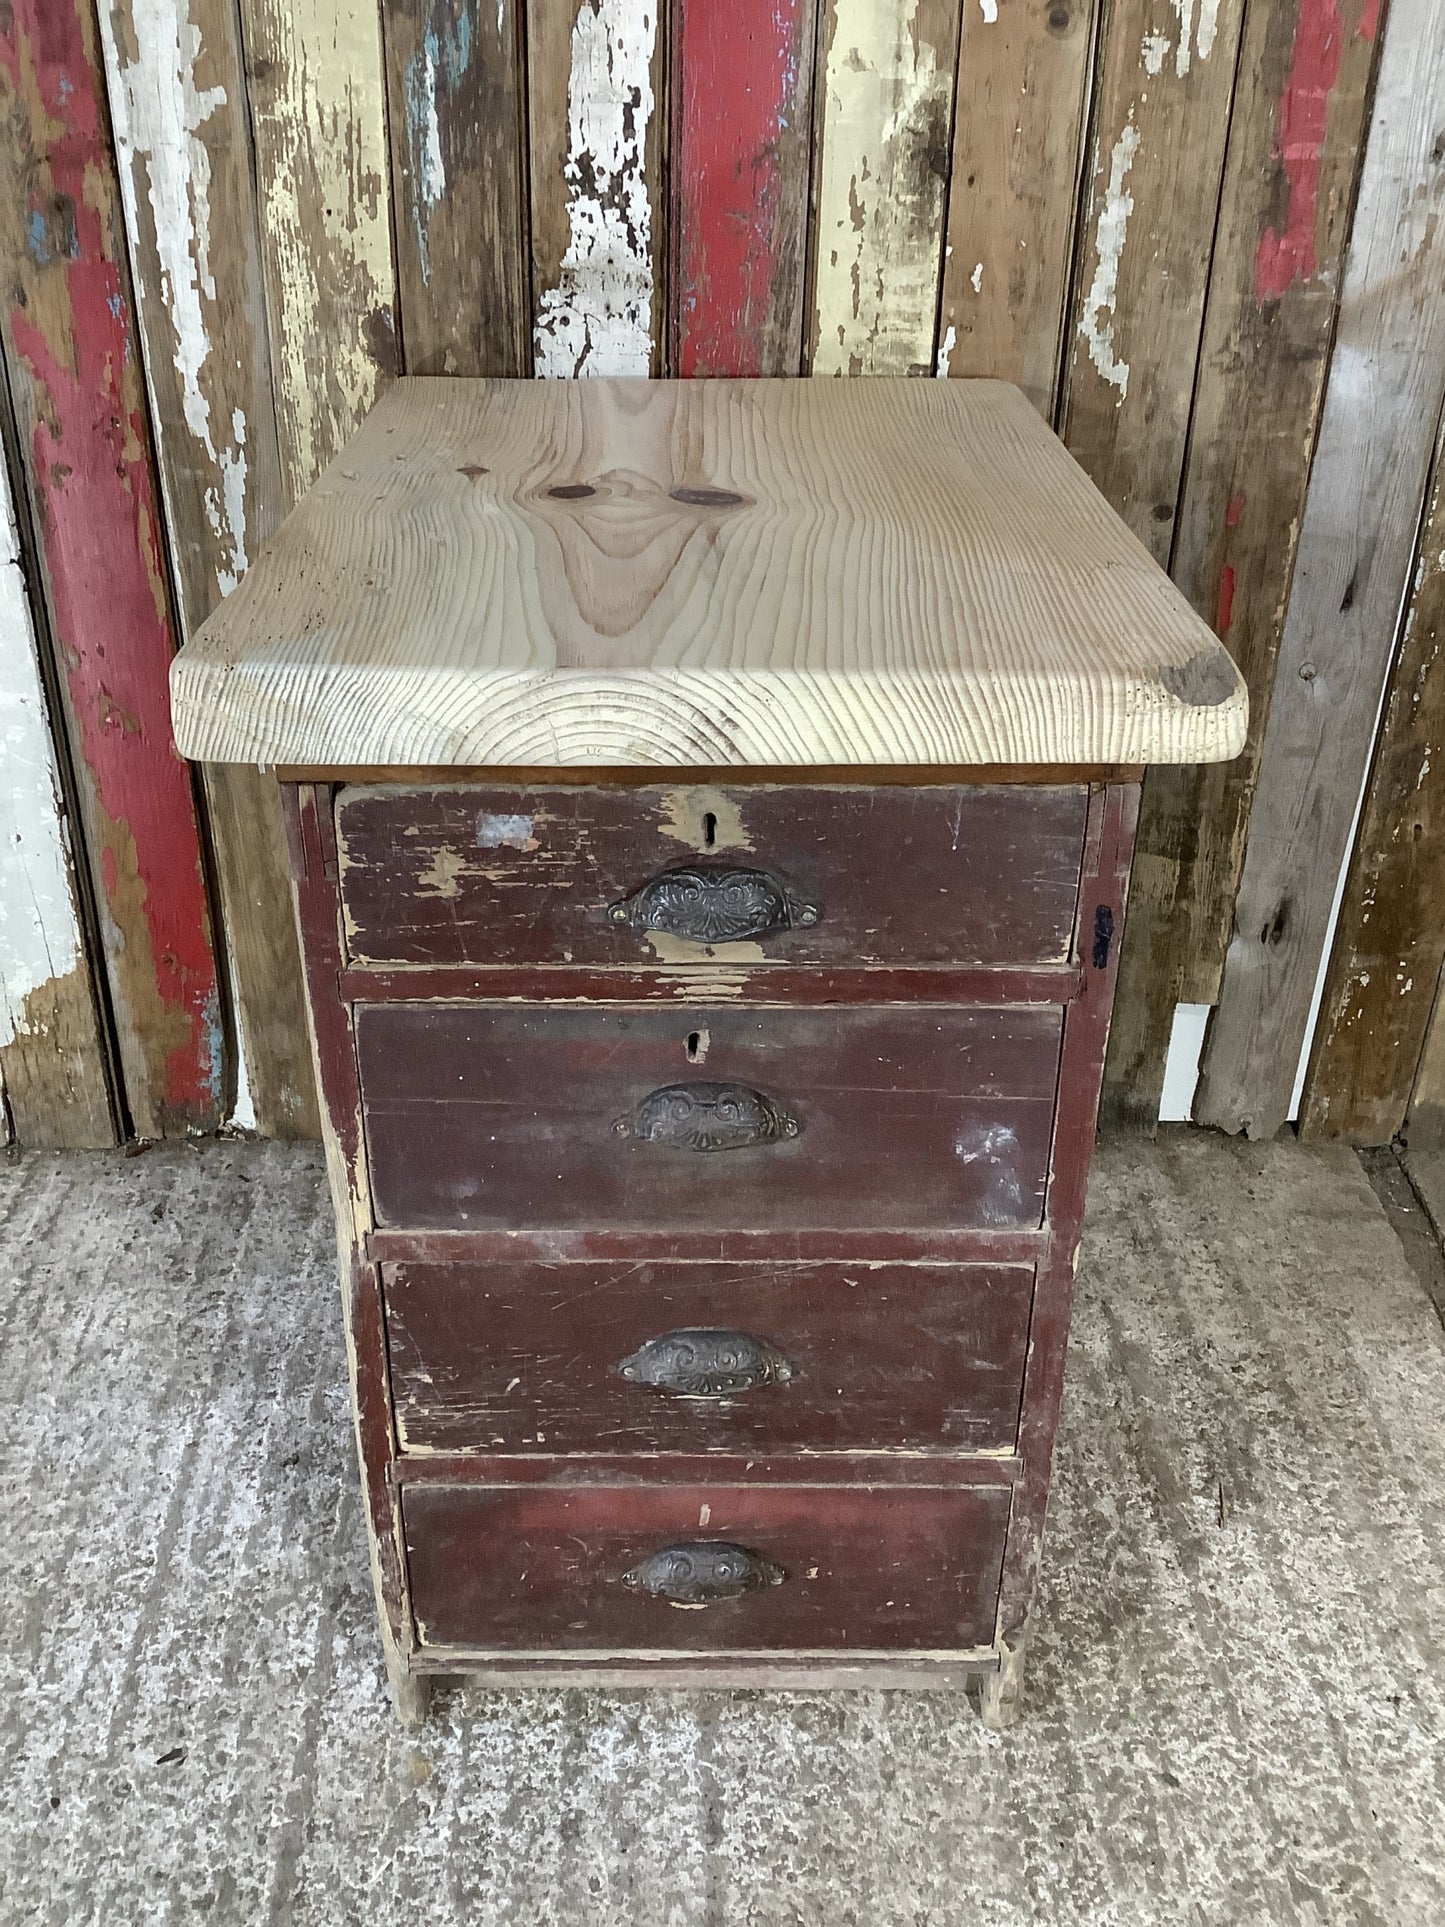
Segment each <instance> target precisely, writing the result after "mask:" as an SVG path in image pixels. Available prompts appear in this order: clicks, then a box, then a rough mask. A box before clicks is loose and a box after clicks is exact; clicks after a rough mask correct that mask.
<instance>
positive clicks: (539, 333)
mask: <svg viewBox="0 0 1445 1927" xmlns="http://www.w3.org/2000/svg"><path fill="white" fill-rule="evenodd" d="M656 42H657V8H656V6H655V4H654V0H582V3H581V5H580V6H579V7H578V8H577V17H576V19H575V21H574V22H573V25H572V31H571V38H570V59H571V65H570V70H569V74H568V81H567V149H566V161H565V163H564V166H563V170H562V174H563V182H564V184H565V189H566V210H567V240H566V245H565V249H564V252H563V254H562V260H561V266H560V269H559V270H558V273H557V276H556V279H555V281H554V282H553V283H552V285H551V286H548V287H544V288H542V289H540V290H539V293H538V299H537V318H536V324H535V329H534V336H535V340H534V359H535V368H536V372H537V374H538V375H541V376H547V377H566V376H572V375H644V376H645V375H647V374H648V373H649V372H650V371H651V368H652V356H653V339H654V333H655V315H654V301H655V298H656V290H655V288H654V273H653V250H654V241H653V211H652V198H651V193H650V190H649V184H648V178H647V153H648V137H649V133H650V132H651V127H652V118H653V114H654V111H655V109H656V105H657V103H656V99H655V97H654V90H653V85H652V62H653V54H654V51H655V48H656ZM544 191H549V190H544ZM535 192H536V184H534V193H535Z"/></svg>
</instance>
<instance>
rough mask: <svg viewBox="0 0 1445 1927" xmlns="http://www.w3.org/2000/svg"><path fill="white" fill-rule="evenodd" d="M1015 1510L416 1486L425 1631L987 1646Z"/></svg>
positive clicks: (923, 1492)
mask: <svg viewBox="0 0 1445 1927" xmlns="http://www.w3.org/2000/svg"><path fill="white" fill-rule="evenodd" d="M1008 1509H1009V1493H1008V1488H1007V1487H1004V1486H987V1487H985V1486H972V1487H963V1488H958V1489H953V1490H949V1491H940V1490H938V1489H936V1488H932V1487H921V1488H920V1487H899V1488H896V1489H892V1490H884V1489H879V1488H874V1489H871V1490H869V1489H866V1488H860V1487H856V1486H855V1487H842V1486H810V1487H807V1488H802V1487H796V1486H746V1487H740V1486H727V1485H723V1486H695V1485H694V1486H665V1485H664V1486H603V1487H598V1486H589V1487H579V1488H577V1489H575V1490H562V1489H558V1488H556V1487H549V1488H539V1487H535V1486H525V1487H515V1486H513V1487H496V1486H491V1487H483V1488H476V1487H464V1486H421V1485H409V1486H405V1487H403V1491H402V1517H403V1521H404V1525H405V1531H406V1548H407V1564H408V1568H409V1572H410V1582H411V1600H412V1609H413V1612H414V1614H415V1617H416V1626H417V1633H418V1637H419V1638H420V1640H421V1642H422V1644H423V1645H424V1646H429V1647H457V1648H463V1649H467V1650H471V1651H482V1652H487V1651H494V1652H517V1651H536V1650H539V1649H543V1648H545V1649H546V1650H548V1651H554V1652H557V1651H560V1652H605V1653H625V1652H702V1653H709V1652H740V1651H790V1652H797V1651H818V1650H825V1651H827V1650H831V1651H835V1652H837V1651H849V1652H858V1651H878V1650H880V1649H882V1650H888V1651H935V1652H937V1651H967V1650H970V1649H977V1648H979V1647H985V1646H988V1645H989V1644H990V1643H991V1642H992V1640H993V1635H994V1621H995V1616H996V1612H997V1601H998V1588H999V1576H1000V1572H1001V1570H1002V1565H1003V1547H1004V1535H1005V1531H1006V1528H1007V1524H1008ZM683 1548H692V1550H691V1551H688V1552H683V1551H682V1550H681V1549H683ZM710 1548H722V1549H724V1550H709V1549H710ZM663 1554H673V1555H674V1556H672V1557H670V1558H663V1557H659V1555H663ZM729 1588H732V1589H734V1591H735V1596H733V1597H718V1596H717V1595H718V1593H719V1592H726V1591H727V1590H728V1589H729ZM699 1594H706V1595H708V1596H709V1598H708V1603H695V1602H696V1601H697V1599H698V1595H699Z"/></svg>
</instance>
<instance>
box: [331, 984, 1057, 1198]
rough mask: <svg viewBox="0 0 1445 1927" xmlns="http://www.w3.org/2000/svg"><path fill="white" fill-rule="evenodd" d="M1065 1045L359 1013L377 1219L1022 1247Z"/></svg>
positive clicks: (611, 1019) (422, 1007) (876, 1012)
mask: <svg viewBox="0 0 1445 1927" xmlns="http://www.w3.org/2000/svg"><path fill="white" fill-rule="evenodd" d="M1062 1025H1063V1012H1062V1010H1061V1009H1060V1008H1059V1007H1058V1006H1054V1005H1014V1006H1009V1007H1007V1008H991V1007H990V1008H953V1007H948V1006H942V1005H911V1006H897V1007H887V1008H869V1007H859V1006H846V1007H844V1006H829V1007H827V1008H825V1009H761V1010H760V1009H748V1008H740V1007H737V1006H729V1005H720V1006H715V1007H699V1006H689V1007H688V1008H687V1009H686V1010H685V1011H681V1012H679V1011H677V1010H669V1009H664V1008H659V1007H657V1006H655V1005H649V1006H637V1005H615V1004H614V1005H591V1006H585V1007H579V1006H576V1005H542V1006H538V1005H526V1004H448V1003H435V1004H373V1005H362V1006H360V1007H359V1008H358V1009H357V1012H356V1044H357V1055H358V1060H359V1063H360V1070H361V1090H362V1101H363V1109H364V1114H365V1128H366V1141H367V1149H368V1156H369V1162H370V1171H371V1188H372V1201H373V1207H374V1210H375V1214H376V1218H377V1222H378V1223H379V1224H382V1225H393V1226H407V1227H413V1228H457V1229H468V1228H471V1229H513V1230H515V1229H538V1228H541V1229H562V1228H565V1229H577V1230H582V1229H587V1230H592V1229H623V1230H629V1229H657V1228H661V1229H664V1230H676V1229H679V1228H682V1227H687V1228H691V1229H705V1230H745V1231H757V1230H764V1231H795V1230H804V1229H831V1230H838V1229H858V1228H867V1229H872V1230H876V1229H878V1228H880V1227H883V1228H898V1229H950V1230H956V1229H969V1228H975V1227H979V1228H988V1229H1005V1228H1012V1229H1019V1228H1024V1227H1034V1226H1037V1225H1038V1224H1039V1223H1040V1222H1041V1219H1042V1214H1043V1206H1044V1193H1045V1188H1046V1183H1047V1176H1048V1164H1049V1145H1050V1136H1051V1127H1052V1119H1053V1106H1054V1090H1055V1084H1056V1081H1057V1075H1058V1061H1059V1045H1060V1039H1061V1035H1062ZM719 1143H721V1144H722V1145H724V1146H726V1147H727V1148H699V1147H711V1146H716V1145H718V1144H719Z"/></svg>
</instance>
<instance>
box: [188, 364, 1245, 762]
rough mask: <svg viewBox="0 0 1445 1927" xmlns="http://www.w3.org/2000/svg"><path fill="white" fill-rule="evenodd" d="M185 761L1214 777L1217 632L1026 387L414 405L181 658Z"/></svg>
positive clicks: (403, 400)
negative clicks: (885, 767)
mask: <svg viewBox="0 0 1445 1927" xmlns="http://www.w3.org/2000/svg"><path fill="white" fill-rule="evenodd" d="M174 691H175V699H176V714H177V719H178V727H179V730H180V736H181V741H182V744H183V747H184V750H185V753H186V754H188V755H192V756H196V757H200V758H213V759H223V760H224V759H236V760H243V761H264V762H268V763H269V762H288V763H305V764H310V765H312V766H324V765H327V764H331V765H339V764H361V763H369V762H374V763H388V764H401V763H409V762H411V763H418V764H421V763H429V764H433V765H435V764H465V763H471V764H485V763H490V764H493V765H504V764H507V763H509V762H510V763H524V764H528V765H532V766H536V765H539V764H541V765H565V764H569V763H577V764H583V763H589V762H590V763H598V764H603V763H611V764H626V763H656V764H671V765H674V766H686V765H688V764H689V763H705V764H707V765H709V766H718V765H724V764H761V765H787V764H797V763H814V762H821V763H829V764H849V763H852V764H867V763H878V764H887V763H920V764H947V763H950V762H954V763H959V764H967V763H973V762H1015V763H1023V762H1033V761H1048V762H1069V761H1090V762H1095V761H1105V762H1110V761H1112V762H1147V761H1162V760H1186V759H1190V758H1194V757H1200V756H1204V757H1212V756H1223V755H1230V754H1232V753H1233V752H1234V750H1235V749H1236V748H1237V747H1238V744H1239V742H1240V740H1241V738H1242V735H1243V729H1244V722H1245V708H1244V699H1243V694H1242V690H1241V687H1240V684H1239V681H1238V677H1237V675H1236V672H1235V671H1234V669H1233V667H1232V665H1231V664H1230V663H1229V660H1228V657H1227V656H1226V654H1225V652H1224V651H1223V650H1222V649H1221V648H1220V646H1219V644H1218V643H1217V641H1216V640H1215V638H1214V637H1213V635H1212V634H1211V633H1210V631H1209V629H1208V628H1207V627H1206V625H1205V624H1204V623H1203V622H1201V621H1200V619H1199V618H1198V617H1197V616H1196V615H1195V614H1194V613H1193V612H1192V611H1191V610H1190V609H1189V608H1188V606H1187V604H1186V603H1185V602H1184V600H1183V598H1182V597H1181V596H1180V595H1179V594H1178V592H1177V591H1176V590H1175V589H1174V587H1173V586H1172V584H1170V583H1169V581H1168V580H1167V578H1166V577H1165V576H1164V575H1163V573H1162V571H1160V570H1159V569H1157V568H1156V567H1155V566H1154V564H1153V563H1152V562H1151V561H1150V559H1149V557H1148V556H1147V555H1146V554H1145V552H1144V551H1143V550H1142V549H1141V548H1140V547H1139V545H1138V544H1137V543H1136V542H1135V541H1134V539H1133V538H1132V537H1131V536H1130V535H1129V533H1128V532H1127V530H1125V529H1123V528H1122V527H1121V526H1120V525H1119V523H1118V521H1117V519H1116V518H1115V517H1114V516H1113V515H1111V514H1110V512H1109V510H1108V508H1107V506H1106V505H1105V504H1104V503H1103V502H1102V501H1101V500H1100V498H1099V496H1098V494H1097V493H1096V491H1095V490H1094V489H1092V488H1091V487H1090V486H1089V484H1088V482H1087V481H1086V479H1085V478H1084V477H1083V475H1082V474H1081V473H1080V472H1079V470H1078V468H1077V466H1076V465H1075V464H1074V463H1073V462H1071V461H1070V460H1069V458H1068V456H1067V455H1066V454H1065V452H1064V450H1063V449H1062V448H1061V447H1060V446H1059V444H1058V442H1057V441H1056V440H1055V438H1054V437H1053V436H1052V435H1051V434H1050V433H1049V432H1048V430H1047V429H1046V428H1045V427H1044V425H1043V424H1042V423H1041V422H1040V420H1039V418H1038V416H1037V415H1036V414H1035V413H1034V411H1033V410H1032V409H1031V408H1030V407H1029V405H1028V403H1027V401H1026V400H1025V399H1024V398H1023V396H1022V395H1021V394H1020V393H1019V392H1018V390H1016V389H1013V388H1010V387H1008V386H1005V385H1004V384H1001V383H992V382H980V383H965V382H917V383H912V382H900V383H882V382H787V381H780V382H765V383H750V382H745V383H727V382H715V383H661V384H656V383H654V384H644V383H640V382H639V383H628V382H602V381H589V382H578V383H568V384H551V383H535V382H517V383H469V384H462V383H458V382H429V381H408V382H405V383H403V384H400V385H399V386H398V387H397V388H396V389H394V390H393V391H392V393H391V394H390V395H389V396H388V397H387V398H386V399H385V400H384V402H383V403H382V404H381V406H380V407H379V408H378V409H377V411H376V412H375V413H374V415H373V416H372V418H371V420H370V421H369V422H368V424H367V425H366V427H365V429H364V430H363V432H362V433H361V434H360V435H359V436H358V437H357V438H356V440H355V442H354V443H353V444H352V446H351V447H350V448H349V449H348V450H347V452H346V454H345V455H344V456H343V457H342V458H341V459H339V460H338V461H337V462H336V463H335V464H334V465H333V466H332V468H331V469H330V471H329V472H328V474H327V475H326V477H325V479H324V481H323V483H322V484H321V485H320V486H319V487H318V488H317V489H316V491H315V492H314V493H313V494H312V495H311V496H310V497H309V499H308V500H307V501H306V502H305V504H304V505H303V506H302V507H301V509H300V511H299V512H298V513H297V514H296V515H294V516H293V517H292V518H291V519H290V521H289V522H288V523H287V524H286V525H285V527H284V528H283V529H282V530H281V532H280V533H279V535H278V536H277V537H276V539H275V541H274V542H273V543H272V545H271V546H270V548H269V549H268V552H267V554H266V556H265V557H264V558H263V559H262V562H261V563H260V565H259V566H258V567H257V568H255V569H253V570H252V571H251V572H250V573H249V574H248V576H247V578H246V580H245V581H244V582H243V583H242V584H241V586H240V587H239V588H238V589H237V591H236V592H235V594H234V595H232V596H231V597H230V598H229V599H228V600H227V601H226V602H225V603H224V604H223V605H222V607H221V608H220V609H219V610H218V611H217V612H216V614H215V615H214V616H213V617H212V618H211V620H210V622H209V623H208V624H207V625H206V628H205V630H204V631H203V633H202V635H201V636H200V637H198V638H197V639H196V640H195V641H194V642H193V643H192V644H190V645H189V647H188V648H187V650H186V651H185V652H184V654H183V656H182V657H181V660H180V664H179V666H178V670H177V674H176V678H175V682H174Z"/></svg>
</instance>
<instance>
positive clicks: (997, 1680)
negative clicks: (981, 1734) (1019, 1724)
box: [978, 1646, 1024, 1733]
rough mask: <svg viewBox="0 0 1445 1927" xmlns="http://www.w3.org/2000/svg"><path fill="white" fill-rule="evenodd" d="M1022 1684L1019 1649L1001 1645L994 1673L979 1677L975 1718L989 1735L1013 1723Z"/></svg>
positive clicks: (1021, 1652) (1021, 1654) (1015, 1718)
mask: <svg viewBox="0 0 1445 1927" xmlns="http://www.w3.org/2000/svg"><path fill="white" fill-rule="evenodd" d="M1023 1683H1024V1651H1023V1647H1022V1646H1005V1647H1004V1649H1003V1651H1002V1653H1001V1654H1000V1655H999V1664H998V1671H997V1672H996V1673H985V1674H984V1676H983V1692H982V1694H981V1696H980V1699H979V1709H978V1710H979V1717H980V1718H981V1719H982V1721H983V1723H984V1725H985V1726H987V1727H989V1728H991V1729H992V1731H993V1732H995V1733H1002V1732H1003V1731H1004V1729H1005V1728H1006V1727H1010V1726H1012V1725H1013V1724H1014V1722H1015V1720H1017V1718H1018V1716H1019V1700H1020V1695H1021V1693H1022V1690H1023Z"/></svg>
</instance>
